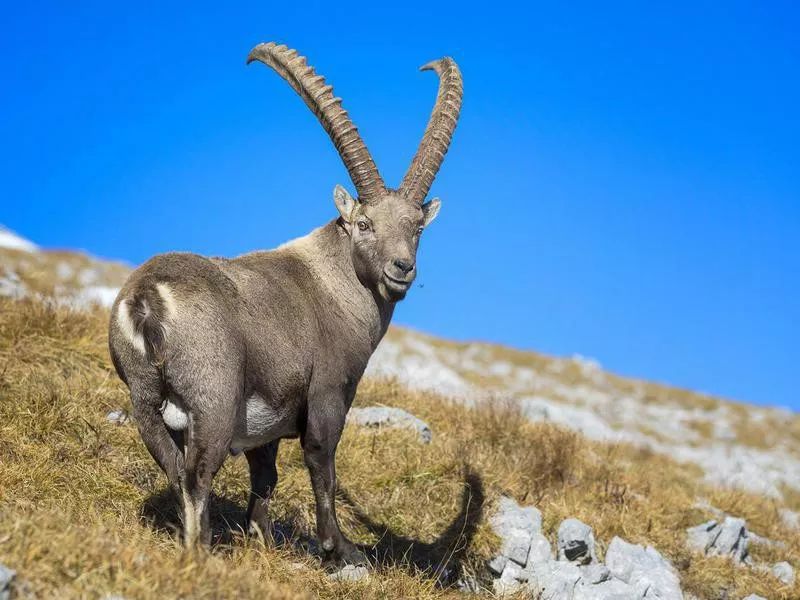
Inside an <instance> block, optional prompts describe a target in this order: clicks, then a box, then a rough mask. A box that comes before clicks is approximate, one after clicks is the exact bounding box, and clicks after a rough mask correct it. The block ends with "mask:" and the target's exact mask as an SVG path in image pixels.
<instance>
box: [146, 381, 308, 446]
mask: <svg viewBox="0 0 800 600" xmlns="http://www.w3.org/2000/svg"><path fill="white" fill-rule="evenodd" d="M160 410H161V417H162V418H163V419H164V424H165V425H166V426H167V427H168V428H169V429H172V430H174V431H183V430H184V429H186V428H187V427H188V426H189V416H188V414H187V411H186V407H185V406H184V404H183V402H182V401H181V399H180V398H177V397H169V398H167V399H166V400H165V401H164V403H163V404H162V405H161V409H160ZM296 433H297V431H296V419H295V416H294V414H293V411H291V410H289V411H284V412H279V411H277V410H275V409H274V408H273V407H272V406H270V405H269V404H268V403H267V401H266V400H264V399H263V398H262V397H261V396H259V395H257V394H254V395H252V396H250V397H249V398H248V399H247V401H246V403H245V410H244V414H243V418H242V419H241V420H240V421H239V422H238V423H237V424H236V429H235V432H234V436H233V441H231V453H233V454H239V453H240V452H242V451H243V450H250V449H251V448H258V447H259V446H263V445H264V444H267V443H269V442H271V441H273V440H277V439H279V438H281V437H285V436H289V435H294V434H296Z"/></svg>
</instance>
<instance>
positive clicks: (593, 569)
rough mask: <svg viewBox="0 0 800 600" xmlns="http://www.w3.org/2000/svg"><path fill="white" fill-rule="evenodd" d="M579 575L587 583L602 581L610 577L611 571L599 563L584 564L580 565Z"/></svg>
mask: <svg viewBox="0 0 800 600" xmlns="http://www.w3.org/2000/svg"><path fill="white" fill-rule="evenodd" d="M581 576H582V577H583V580H584V581H586V582H587V583H603V582H604V581H608V580H609V579H611V571H610V570H609V568H608V567H607V566H605V565H601V564H593V565H586V566H585V567H581Z"/></svg>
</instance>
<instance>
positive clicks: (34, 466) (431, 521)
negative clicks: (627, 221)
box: [0, 234, 800, 599]
mask: <svg viewBox="0 0 800 600" xmlns="http://www.w3.org/2000/svg"><path fill="white" fill-rule="evenodd" d="M16 237H17V239H21V238H18V236H16ZM10 238H11V234H8V235H6V237H5V238H3V237H2V236H0V243H2V241H3V239H10ZM23 241H24V240H23ZM15 243H16V247H15V248H5V249H2V248H0V268H2V269H4V271H0V296H6V297H4V298H0V564H3V565H6V566H7V567H10V568H13V569H15V570H16V571H17V576H16V578H15V579H14V582H13V583H12V584H11V589H12V592H13V593H14V594H16V595H17V596H19V597H42V598H49V597H65V598H69V597H104V596H106V595H109V594H114V595H121V596H123V597H126V598H129V599H130V598H163V597H191V598H217V597H251V596H253V597H254V596H256V595H259V596H266V597H298V596H300V597H302V596H308V597H313V596H318V597H331V598H334V597H340V598H344V597H352V598H356V597H359V598H360V597H375V598H377V597H389V598H397V597H426V598H433V597H450V596H453V597H462V595H461V592H459V591H457V590H458V589H461V588H465V587H474V586H476V585H477V586H479V587H481V588H482V589H484V590H489V591H491V590H494V591H497V592H499V591H500V587H499V586H498V585H497V581H499V580H501V579H502V576H498V574H492V572H491V570H487V566H486V565H487V563H490V562H491V561H492V560H493V559H496V557H498V556H505V554H504V553H505V552H506V550H505V548H506V545H507V544H506V540H504V539H503V538H502V533H503V532H502V531H501V530H500V529H498V527H497V525H496V516H497V515H498V514H502V513H501V512H498V511H502V510H503V507H505V506H507V505H508V503H509V502H511V501H512V500H511V499H513V501H515V502H516V503H519V504H520V505H523V506H531V507H535V508H536V509H538V511H540V514H541V516H542V522H541V534H542V535H543V536H544V538H546V539H547V540H549V542H550V543H551V544H552V545H553V546H554V547H555V546H558V544H559V540H558V537H559V535H558V533H559V532H560V530H561V526H562V521H563V520H564V519H566V518H569V517H574V518H577V519H580V520H581V521H582V522H583V523H585V524H587V525H589V526H590V527H591V528H592V529H593V537H594V539H595V540H596V554H597V561H606V562H607V564H608V565H609V566H613V565H612V564H611V560H610V555H611V553H612V546H614V544H613V543H612V540H613V539H614V538H615V536H618V537H619V538H621V539H623V540H625V541H627V542H631V543H633V544H647V545H652V546H653V547H654V548H655V549H656V550H657V551H658V552H659V553H660V554H661V555H663V557H664V558H665V559H667V560H668V561H669V562H670V563H671V564H672V565H673V566H674V570H675V573H676V574H677V576H678V577H679V578H680V586H681V588H682V590H683V594H684V595H685V597H689V595H694V596H696V597H699V598H708V599H711V598H720V597H726V598H732V599H737V598H743V597H745V596H746V595H747V594H751V593H753V594H760V595H761V596H762V597H764V598H782V599H784V598H785V599H788V598H800V583H794V584H793V585H788V584H783V583H781V581H780V579H779V578H778V577H776V576H775V575H774V574H771V573H770V570H771V569H772V566H773V565H776V564H780V563H781V562H782V561H788V562H789V563H790V564H791V565H795V566H797V565H800V534H798V531H797V529H796V527H797V520H798V516H797V511H800V420H798V417H797V416H796V415H794V414H791V413H789V412H786V411H781V410H777V409H769V408H759V407H753V406H747V405H744V404H737V403H732V402H728V401H725V400H723V399H719V398H714V397H710V396H706V395H702V394H696V393H692V392H689V391H685V390H679V389H674V388H670V387H668V386H664V385H659V384H654V383H648V382H642V381H635V380H631V379H626V378H622V377H619V376H617V375H614V374H612V373H608V372H606V371H604V370H603V369H602V368H601V367H600V365H598V364H597V363H596V362H594V361H591V360H588V359H585V358H582V357H571V358H553V357H548V356H544V355H540V354H537V353H532V352H520V351H516V350H512V349H508V348H503V347H500V346H496V345H491V344H484V343H475V342H473V343H457V342H449V341H444V340H440V339H437V338H433V337H431V336H427V335H424V334H421V333H417V332H414V331H411V330H408V329H403V328H394V329H392V330H391V331H390V332H389V334H388V335H387V338H386V339H385V340H384V342H383V343H382V344H381V347H380V348H379V350H378V352H377V353H376V355H375V357H374V358H373V360H372V362H371V363H370V368H369V374H368V378H367V379H366V380H365V381H364V382H363V383H362V385H361V387H360V389H359V393H358V397H357V400H356V406H357V407H358V408H363V407H368V406H383V407H396V408H402V409H404V410H405V411H407V412H409V413H411V414H412V415H414V416H416V417H418V418H419V419H422V420H423V421H424V422H425V423H427V425H428V426H429V427H430V430H431V432H432V441H431V442H430V443H429V444H425V443H422V442H421V441H420V439H419V438H418V437H417V435H416V434H415V433H414V432H410V431H406V430H403V429H397V430H396V429H390V428H380V429H374V428H364V427H360V426H358V425H356V424H355V423H352V424H350V425H348V426H347V428H346V431H345V435H344V437H343V440H342V444H341V446H340V450H339V454H338V471H339V475H340V484H341V488H342V490H341V494H340V516H341V518H342V521H343V526H344V527H345V529H346V530H347V532H348V533H349V534H350V535H352V536H353V537H354V538H355V539H357V540H358V541H359V542H360V543H363V544H365V545H366V546H367V548H369V549H370V554H371V556H372V557H373V561H374V569H373V572H372V573H371V574H370V575H369V576H368V577H366V578H364V579H362V580H360V581H352V582H350V581H345V582H339V581H333V580H331V579H330V578H329V577H328V574H327V573H325V572H324V571H323V570H322V569H320V567H319V565H318V561H317V559H316V558H315V557H314V544H313V542H312V541H311V540H310V533H311V531H313V514H314V509H313V500H312V496H311V492H310V486H309V485H308V478H307V475H306V471H305V467H304V465H303V461H302V457H301V454H300V452H299V447H298V444H297V443H296V442H293V441H290V442H284V443H283V444H282V446H281V455H280V458H279V472H280V483H279V487H278V492H277V495H276V498H275V501H274V502H273V504H272V507H271V510H272V512H273V514H274V516H275V518H276V519H277V520H278V522H279V523H280V524H281V527H282V530H283V531H285V533H286V535H287V537H288V538H289V540H290V543H287V544H284V545H282V546H281V547H279V548H278V549H274V550H273V549H265V548H264V547H263V546H262V545H261V544H260V543H259V541H258V540H255V539H252V538H247V537H245V536H243V535H242V533H241V531H240V530H239V529H238V528H237V524H238V523H239V522H241V520H242V518H243V514H244V508H245V506H246V497H247V491H248V481H247V467H246V463H245V461H244V460H243V459H242V458H241V457H238V458H232V459H230V460H229V461H228V463H227V464H226V466H225V467H224V469H223V471H222V472H221V473H220V475H219V476H218V478H217V480H216V485H215V490H214V491H215V498H214V502H213V505H212V511H213V515H214V519H215V535H216V537H217V543H216V546H215V548H214V550H213V551H212V552H210V553H201V554H198V555H184V554H183V553H182V552H181V551H180V550H179V548H178V546H177V543H176V531H177V529H178V527H179V525H178V519H177V517H176V515H175V512H174V510H173V507H172V503H171V502H170V501H169V499H168V498H167V495H166V493H165V490H164V488H165V481H164V478H163V476H162V475H161V474H160V472H159V470H158V468H157V467H156V465H155V463H153V461H152V459H150V457H149V455H147V453H146V451H145V449H144V447H143V445H142V444H141V442H140V440H139V438H138V435H137V432H136V429H135V427H134V426H133V424H132V423H131V422H130V420H129V419H127V417H126V415H127V411H128V409H129V400H128V398H127V393H126V390H125V388H124V386H123V385H122V383H121V382H120V381H119V380H118V379H117V377H116V376H115V374H114V372H113V368H112V367H111V365H110V362H109V359H108V356H107V350H106V328H107V319H108V314H107V309H105V308H104V307H103V306H93V304H94V303H93V300H97V301H100V303H101V304H102V303H103V302H104V301H107V299H108V298H109V297H110V298H112V299H113V290H114V289H115V287H116V286H118V285H120V284H121V282H122V280H124V277H125V274H126V272H127V269H126V267H124V266H123V265H117V264H113V263H106V262H104V261H101V260H98V259H94V258H91V257H88V256H85V255H82V254H74V253H69V252H44V251H41V250H38V249H37V248H36V247H35V246H34V245H32V244H31V245H26V244H22V243H20V242H15ZM20 246H22V247H20ZM63 265H69V271H68V269H67V268H66V267H64V266H63ZM86 272H91V273H94V274H95V275H94V276H91V277H90V276H89V275H84V273H86ZM9 281H10V282H13V286H12V285H10V284H9V283H8V282H9ZM92 287H94V288H105V289H107V290H109V291H108V292H107V293H106V294H99V295H97V296H91V295H88V294H87V292H86V291H85V290H87V289H91V288H92ZM9 290H10V291H11V292H13V293H11V292H9ZM52 296H55V297H56V298H58V300H57V301H56V302H53V301H51V300H49V299H48V298H50V297H52ZM512 504H513V503H512ZM725 515H730V516H735V517H741V518H743V519H746V527H747V530H748V532H747V538H748V539H749V548H748V550H749V551H748V553H747V554H748V557H745V556H744V555H743V554H742V555H741V556H740V558H742V559H744V558H747V560H744V563H746V564H744V565H741V566H740V565H739V564H738V562H737V561H738V559H737V558H736V557H733V558H732V557H730V556H714V555H713V554H714V553H713V552H708V553H706V552H702V551H698V550H693V549H692V548H691V547H690V545H689V544H688V537H689V534H688V533H687V529H689V528H692V527H694V526H697V525H699V524H701V523H704V522H706V521H709V520H712V519H716V520H720V521H721V520H722V519H723V518H724V516H725ZM726 522H727V521H726ZM498 536H500V537H498ZM498 553H499V554H498ZM553 564H556V563H553ZM502 570H504V571H505V570H508V569H507V568H506V569H502ZM493 580H494V581H493ZM576 589H577V588H576ZM598 589H599V588H598ZM650 589H651V592H652V593H651V595H649V596H646V595H645V596H643V597H647V598H654V597H662V598H666V597H667V596H664V595H661V596H659V595H653V594H656V593H657V590H656V587H651V588H650ZM653 590H655V591H653ZM0 594H2V585H0ZM576 594H577V592H576ZM550 597H553V598H561V597H565V598H567V597H569V598H572V597H573V596H572V595H570V596H550ZM577 597H578V596H577V595H576V596H575V598H577ZM596 597H599V596H596Z"/></svg>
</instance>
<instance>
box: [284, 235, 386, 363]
mask: <svg viewBox="0 0 800 600" xmlns="http://www.w3.org/2000/svg"><path fill="white" fill-rule="evenodd" d="M281 249H286V250H291V251H293V252H297V253H298V255H300V256H301V257H302V259H303V260H304V262H306V264H307V265H308V266H309V268H310V269H311V272H312V273H313V274H314V275H315V276H316V278H317V280H318V282H319V284H320V286H321V288H322V292H323V293H324V294H325V296H326V297H327V298H326V299H327V300H328V301H329V302H330V304H329V306H331V307H336V308H338V309H339V310H338V311H337V312H339V313H340V314H339V315H337V316H339V317H341V318H344V319H347V320H350V321H352V323H353V325H354V327H357V328H359V329H360V330H361V331H364V333H367V334H368V335H369V337H370V341H371V345H372V348H373V349H374V348H375V347H376V346H377V345H378V342H380V340H381V338H382V337H383V334H384V333H385V332H386V329H387V328H388V327H389V322H390V321H391V319H392V314H393V312H394V304H392V303H390V302H386V301H385V300H383V299H382V298H381V297H380V296H379V295H378V294H377V293H376V292H375V291H374V290H371V289H369V288H368V287H366V286H364V284H362V283H361V281H360V280H359V279H358V275H356V271H355V268H354V267H353V260H352V258H351V253H350V236H349V235H348V234H347V232H346V231H344V229H343V228H342V227H341V225H340V224H339V222H338V220H333V221H331V222H330V223H328V224H327V225H323V226H322V227H320V228H318V229H315V230H314V231H312V232H311V233H309V234H308V235H306V236H304V237H302V238H299V239H297V240H294V241H292V242H289V243H287V244H285V245H284V246H282V247H281Z"/></svg>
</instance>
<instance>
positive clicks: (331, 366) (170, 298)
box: [109, 43, 462, 563]
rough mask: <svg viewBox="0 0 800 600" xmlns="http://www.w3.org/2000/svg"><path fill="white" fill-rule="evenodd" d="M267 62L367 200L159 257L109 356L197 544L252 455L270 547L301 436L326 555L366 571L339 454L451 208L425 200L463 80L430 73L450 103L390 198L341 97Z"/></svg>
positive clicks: (450, 70)
mask: <svg viewBox="0 0 800 600" xmlns="http://www.w3.org/2000/svg"><path fill="white" fill-rule="evenodd" d="M256 60H257V61H260V62H262V63H264V64H266V65H268V66H270V67H272V68H273V69H274V70H275V71H276V72H277V73H278V74H279V75H280V76H281V77H283V79H285V80H286V81H287V82H288V83H289V85H290V86H291V87H292V88H293V89H294V90H295V91H296V92H297V93H298V94H299V95H300V97H301V98H302V99H303V101H304V102H305V103H306V105H307V106H308V107H309V108H310V109H311V110H312V112H313V113H314V114H315V115H316V116H317V118H318V119H319V121H320V123H322V126H323V127H324V128H325V131H327V132H328V135H329V136H330V138H331V140H332V141H333V143H334V145H335V147H336V149H337V150H338V152H339V155H340V156H341V157H342V160H343V161H344V164H345V167H347V171H348V173H349V174H350V177H351V179H352V180H353V184H354V186H355V189H356V192H357V195H356V197H355V198H354V197H352V196H351V195H350V194H349V193H348V192H347V191H346V190H345V189H344V188H343V187H341V186H338V185H337V186H336V188H335V189H334V193H333V197H334V203H335V205H336V208H337V210H338V211H339V217H338V218H336V219H335V220H333V221H331V222H329V223H328V224H327V225H324V226H322V227H320V228H319V229H316V230H315V231H313V232H311V233H310V234H308V235H307V236H305V237H302V238H300V239H297V240H294V241H292V242H289V243H287V244H284V245H283V246H280V247H279V248H277V249H275V250H271V251H258V252H253V253H250V254H246V255H244V256H240V257H238V258H234V259H230V260H228V259H220V258H206V257H203V256H198V255H195V254H188V253H168V254H162V255H159V256H156V257H155V258H153V259H151V260H149V261H148V262H147V263H145V264H144V265H142V266H141V267H139V268H138V269H137V270H136V271H134V272H133V274H132V275H131V276H130V278H129V279H128V281H127V282H126V284H125V286H124V287H123V288H122V290H121V291H120V293H119V296H118V298H117V300H116V302H115V303H114V306H113V308H112V313H111V322H110V327H109V347H110V351H111V357H112V360H113V361H114V366H115V367H116V369H117V373H118V374H119V376H120V377H121V378H122V380H123V381H124V382H125V383H126V384H127V385H128V388H129V389H130V393H131V402H132V405H133V414H134V417H135V419H136V422H137V425H138V427H139V432H140V434H141V436H142V440H143V441H144V443H145V445H146V446H147V449H148V450H149V451H150V453H151V454H152V456H153V458H154V459H155V460H156V462H158V464H159V465H160V467H161V468H162V469H163V470H164V472H165V473H166V475H167V479H168V480H169V483H170V486H171V487H172V489H173V490H174V491H175V493H176V495H177V497H178V499H179V501H180V502H181V505H182V514H183V524H184V540H185V543H186V545H187V546H193V545H195V544H196V543H197V542H198V541H202V542H204V543H208V542H209V541H210V539H211V531H210V528H209V523H208V496H209V491H210V489H211V480H212V478H213V477H214V475H215V474H216V473H217V471H218V470H219V468H220V467H221V466H222V463H223V462H224V460H225V458H226V456H227V455H228V454H229V453H234V454H236V453H239V452H244V454H245V456H246V457H247V461H248V463H249V466H250V478H251V485H252V492H251V494H250V501H249V505H248V509H247V521H248V525H249V526H252V527H258V528H260V529H261V531H262V532H263V533H264V534H268V533H269V531H270V522H269V520H268V515H267V506H268V501H269V498H270V496H271V494H272V492H273V490H274V489H275V485H276V484H277V478H278V475H277V471H276V469H275V457H276V454H277V451H278V443H279V441H280V440H281V439H282V438H291V437H299V438H300V443H301V444H302V447H303V452H304V456H305V462H306V465H307V466H308V469H309V473H310V475H311V483H312V487H313V490H314V495H315V499H316V505H317V533H318V535H319V538H320V543H321V547H322V548H323V550H324V552H325V558H326V559H329V560H335V561H337V562H348V563H359V562H362V561H363V560H364V557H363V555H362V554H361V553H360V552H359V551H358V550H356V548H355V547H354V546H353V544H351V543H350V542H349V541H348V540H347V539H346V538H345V537H344V536H343V535H342V533H341V531H340V529H339V525H338V522H337V520H336V510H335V503H334V491H335V489H336V475H335V453H336V447H337V445H338V443H339V438H340V436H341V433H342V429H343V427H344V422H345V416H346V414H347V411H348V409H349V408H350V404H351V403H352V401H353V397H354V395H355V392H356V386H357V385H358V382H359V381H360V379H361V376H362V374H363V373H364V369H365V368H366V366H367V362H368V360H369V358H370V356H371V355H372V352H373V351H374V350H375V348H376V346H377V345H378V342H380V340H381V338H382V337H383V335H384V333H385V332H386V329H387V327H388V326H389V321H390V320H391V317H392V313H393V311H394V304H395V302H397V301H399V300H401V299H402V298H403V297H405V295H406V293H407V292H408V289H409V287H410V286H411V284H412V282H413V281H414V278H415V276H416V252H417V246H418V244H419V240H420V236H421V234H422V231H423V230H424V228H425V227H426V226H427V225H428V224H429V223H430V222H431V221H433V219H434V218H435V217H436V214H437V213H438V212H439V206H440V203H439V200H438V199H433V200H430V201H428V202H425V198H426V196H427V195H428V191H429V190H430V187H431V184H432V183H433V179H434V177H435V175H436V173H437V171H438V170H439V167H440V165H441V163H442V160H443V159H444V155H445V153H446V152H447V148H448V146H449V145H450V140H451V137H452V134H453V131H454V130H455V127H456V122H457V120H458V115H459V111H460V109H461V97H462V82H461V74H460V73H459V70H458V67H457V66H456V64H455V62H453V60H452V59H450V58H443V59H441V60H438V61H435V62H432V63H430V64H428V65H426V66H425V67H423V69H431V70H434V71H435V72H436V73H437V74H438V75H439V79H440V83H439V95H438V98H437V100H436V105H435V106H434V109H433V113H432V115H431V118H430V122H429V123H428V127H427V129H426V130H425V134H424V136H423V139H422V142H421V144H420V146H419V149H418V151H417V154H416V156H415V157H414V160H413V161H412V163H411V167H410V168H409V170H408V172H407V173H406V175H405V177H404V178H403V182H402V183H401V185H400V187H399V189H398V190H392V189H389V188H387V187H386V186H385V185H384V183H383V179H381V176H380V174H379V173H378V169H377V167H376V166H375V163H374V161H373V160H372V157H371V156H370V154H369V151H368V150H367V147H366V146H365V144H364V142H363V141H362V139H361V136H360V135H359V133H358V130H357V129H356V127H355V125H353V123H352V121H351V120H350V118H349V117H348V116H347V113H346V112H345V110H344V109H343V108H342V105H341V100H340V99H339V98H336V97H334V95H333V90H332V88H331V87H330V86H327V85H325V81H324V79H323V78H322V77H320V76H318V75H317V74H316V73H315V72H314V69H313V68H311V67H310V66H308V65H307V64H306V59H305V58H304V57H302V56H298V54H297V52H296V51H294V50H290V49H289V48H287V47H286V46H278V45H275V44H273V43H269V44H260V45H258V46H256V47H255V48H254V49H253V51H252V52H251V53H250V56H249V58H248V62H252V61H256ZM267 537H269V536H268V535H267Z"/></svg>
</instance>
